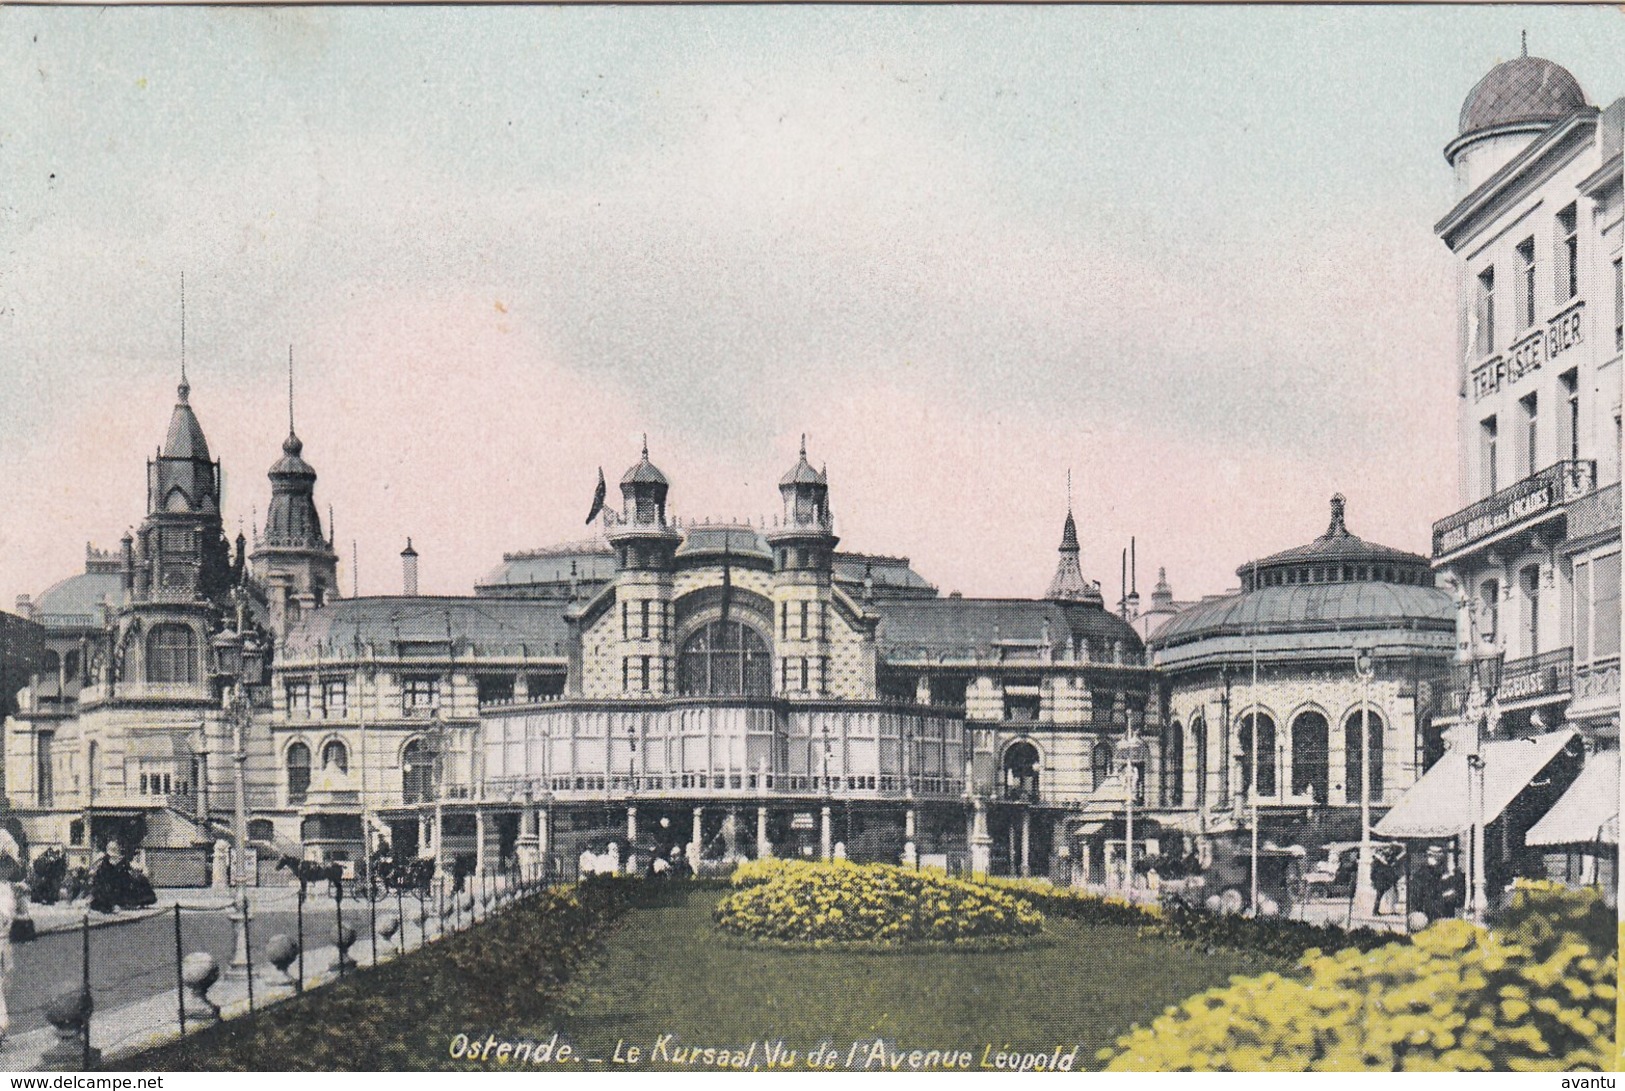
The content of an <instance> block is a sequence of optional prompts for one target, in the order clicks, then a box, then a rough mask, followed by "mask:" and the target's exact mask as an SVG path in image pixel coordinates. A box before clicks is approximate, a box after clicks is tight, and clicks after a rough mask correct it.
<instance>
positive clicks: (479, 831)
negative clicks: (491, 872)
mask: <svg viewBox="0 0 1625 1091" xmlns="http://www.w3.org/2000/svg"><path fill="white" fill-rule="evenodd" d="M474 874H475V875H484V874H485V808H484V807H475V808H474Z"/></svg>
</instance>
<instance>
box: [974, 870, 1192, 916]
mask: <svg viewBox="0 0 1625 1091" xmlns="http://www.w3.org/2000/svg"><path fill="white" fill-rule="evenodd" d="M985 881H986V882H987V884H988V885H989V886H992V887H995V888H997V889H999V890H1006V891H1009V892H1010V893H1012V894H1014V895H1016V896H1017V897H1019V898H1022V899H1025V900H1026V901H1029V902H1031V903H1032V904H1033V907H1034V908H1036V909H1037V910H1039V912H1041V913H1043V914H1045V915H1046V916H1052V917H1062V918H1065V919H1066V920H1075V921H1083V922H1085V923H1086V924H1126V925H1129V926H1130V927H1134V926H1141V927H1144V926H1149V925H1155V924H1156V923H1157V922H1158V921H1159V920H1160V919H1161V918H1162V907H1161V906H1158V905H1143V904H1138V903H1135V902H1131V901H1129V900H1128V899H1127V898H1115V897H1111V896H1109V895H1106V896H1103V895H1100V894H1091V893H1089V892H1088V891H1084V890H1073V889H1072V888H1070V887H1064V886H1055V885H1053V884H1051V883H1045V882H1039V881H1038V880H1036V879H991V878H990V879H987V880H985Z"/></svg>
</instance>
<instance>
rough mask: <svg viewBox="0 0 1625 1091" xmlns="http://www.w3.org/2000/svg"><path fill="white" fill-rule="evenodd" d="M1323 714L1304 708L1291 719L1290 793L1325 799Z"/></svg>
mask: <svg viewBox="0 0 1625 1091" xmlns="http://www.w3.org/2000/svg"><path fill="white" fill-rule="evenodd" d="M1327 736H1328V725H1327V723H1326V717H1324V716H1322V715H1321V714H1320V713H1318V712H1304V713H1301V714H1299V716H1298V718H1297V719H1296V720H1293V721H1292V794H1293V795H1295V796H1301V795H1305V794H1307V795H1310V796H1312V797H1313V798H1314V801H1315V802H1316V803H1321V804H1324V803H1327V802H1328V801H1329V800H1330V798H1331V796H1330V793H1329V791H1328V789H1329V781H1330V774H1331V763H1330V754H1331V752H1330V750H1329V743H1328V738H1327Z"/></svg>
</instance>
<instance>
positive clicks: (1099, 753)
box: [1089, 739, 1112, 789]
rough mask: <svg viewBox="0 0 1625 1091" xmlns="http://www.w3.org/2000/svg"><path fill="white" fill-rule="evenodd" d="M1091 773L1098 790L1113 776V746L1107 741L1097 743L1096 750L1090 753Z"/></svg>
mask: <svg viewBox="0 0 1625 1091" xmlns="http://www.w3.org/2000/svg"><path fill="white" fill-rule="evenodd" d="M1089 772H1090V773H1092V774H1093V776H1094V786H1095V788H1097V789H1098V788H1099V787H1100V786H1101V785H1102V784H1104V783H1106V778H1107V777H1109V776H1111V775H1112V744H1111V743H1109V742H1107V741H1106V740H1105V739H1102V740H1100V741H1099V742H1097V743H1095V748H1094V749H1093V750H1091V751H1090V752H1089Z"/></svg>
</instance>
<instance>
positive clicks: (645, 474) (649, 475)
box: [621, 439, 671, 485]
mask: <svg viewBox="0 0 1625 1091" xmlns="http://www.w3.org/2000/svg"><path fill="white" fill-rule="evenodd" d="M621 484H623V485H669V484H671V482H669V481H667V480H666V475H665V474H663V473H661V472H660V470H659V468H658V467H656V466H655V464H654V463H653V462H650V461H649V441H648V440H647V439H645V440H644V441H643V457H642V458H640V459H639V460H638V462H637V465H635V466H633V467H632V468H631V469H630V470H627V471H626V473H624V474H622V475H621Z"/></svg>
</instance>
